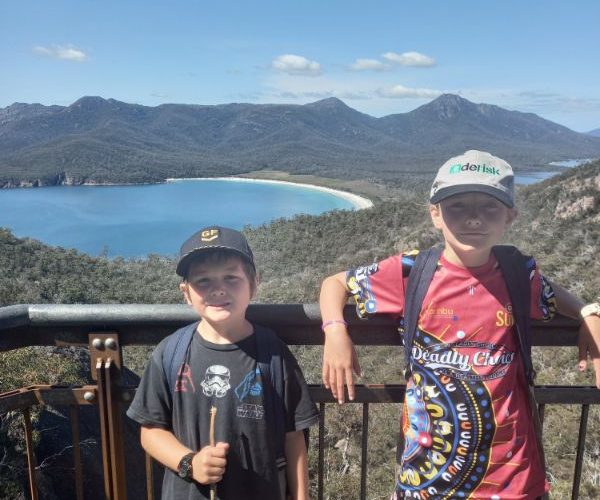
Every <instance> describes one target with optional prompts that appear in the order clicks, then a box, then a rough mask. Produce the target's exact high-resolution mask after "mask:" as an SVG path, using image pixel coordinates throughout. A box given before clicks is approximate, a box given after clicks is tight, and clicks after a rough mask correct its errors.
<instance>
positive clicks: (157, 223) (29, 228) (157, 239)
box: [0, 180, 354, 257]
mask: <svg viewBox="0 0 600 500" xmlns="http://www.w3.org/2000/svg"><path fill="white" fill-rule="evenodd" d="M353 208H354V206H353V205H352V203H351V202H349V201H347V200H345V199H343V198H340V197H338V196H335V195H333V194H331V193H327V192H323V191H317V190H315V189H310V188H304V187H301V186H294V185H287V184H268V183H259V182H231V181H218V180H210V181H201V180H188V181H179V182H173V183H166V184H155V185H142V186H56V187H44V188H31V189H4V190H0V227H7V228H9V229H10V230H11V231H12V232H13V234H15V236H18V237H31V238H34V239H37V240H40V241H42V242H44V243H46V244H49V245H53V246H61V247H65V248H76V249H78V250H81V251H82V252H86V253H88V254H90V255H100V254H105V255H108V256H110V257H115V256H122V257H140V256H144V255H147V254H150V253H155V254H160V255H175V254H176V253H177V252H178V250H179V246H180V245H181V243H182V242H183V241H184V240H185V239H186V238H187V237H188V236H190V235H191V234H192V233H194V232H195V231H197V230H198V229H200V228H201V227H204V226H207V225H211V224H219V225H222V226H229V227H233V228H236V229H241V228H242V227H244V226H246V225H252V226H257V225H260V224H263V223H266V222H269V221H272V220H274V219H277V218H281V217H292V216H294V215H296V214H301V213H303V214H314V215H316V214H320V213H323V212H326V211H330V210H340V209H341V210H348V209H353Z"/></svg>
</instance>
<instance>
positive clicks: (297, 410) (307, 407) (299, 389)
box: [283, 346, 319, 432]
mask: <svg viewBox="0 0 600 500" xmlns="http://www.w3.org/2000/svg"><path fill="white" fill-rule="evenodd" d="M283 362H284V365H283V366H284V377H285V413H286V422H285V431H286V432H293V431H301V430H304V429H307V428H308V427H310V426H311V425H314V424H316V423H317V422H318V420H319V410H318V409H317V407H316V405H315V403H314V402H313V400H312V398H311V397H310V394H309V392H308V385H307V384H306V380H305V379H304V375H303V374H302V370H301V369H300V366H299V365H298V361H296V358H295V357H294V355H293V354H292V353H291V352H290V350H289V348H288V347H287V346H284V348H283Z"/></svg>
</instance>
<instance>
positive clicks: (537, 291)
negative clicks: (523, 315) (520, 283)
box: [527, 258, 556, 321]
mask: <svg viewBox="0 0 600 500" xmlns="http://www.w3.org/2000/svg"><path fill="white" fill-rule="evenodd" d="M527 268H528V271H529V281H530V283H531V319H539V320H544V321H547V320H551V319H552V318H553V317H554V315H555V314H556V297H555V296H554V290H553V289H552V285H550V282H549V281H548V280H547V279H546V278H545V277H544V275H543V274H542V273H541V272H540V270H539V269H538V268H537V264H536V262H535V259H533V258H531V259H530V261H529V262H528V263H527Z"/></svg>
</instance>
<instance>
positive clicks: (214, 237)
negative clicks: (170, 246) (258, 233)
mask: <svg viewBox="0 0 600 500" xmlns="http://www.w3.org/2000/svg"><path fill="white" fill-rule="evenodd" d="M218 249H221V250H230V251H232V252H234V253H237V254H239V255H240V257H242V258H243V259H245V260H246V261H248V262H249V263H250V264H252V267H254V268H255V269H256V266H255V265H254V255H252V250H250V245H248V241H246V238H245V237H244V235H243V234H242V233H240V232H239V231H236V230H235V229H230V228H228V227H221V226H208V227H205V228H204V229H200V231H198V232H197V233H194V234H193V235H192V236H190V237H189V238H188V239H187V240H186V241H185V242H184V243H183V245H181V249H180V250H179V262H177V268H176V269H175V272H176V273H177V274H178V275H179V276H181V277H183V278H185V277H186V275H187V272H188V268H189V266H190V263H191V262H192V260H193V259H194V257H196V256H197V255H198V253H200V252H206V251H207V250H218Z"/></svg>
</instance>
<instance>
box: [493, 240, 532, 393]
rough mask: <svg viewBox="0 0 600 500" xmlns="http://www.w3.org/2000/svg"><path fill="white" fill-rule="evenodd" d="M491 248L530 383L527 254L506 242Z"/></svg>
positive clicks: (529, 258)
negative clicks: (504, 284) (506, 294)
mask: <svg viewBox="0 0 600 500" xmlns="http://www.w3.org/2000/svg"><path fill="white" fill-rule="evenodd" d="M492 251H493V252H494V255H495V256H496V260H497V261H498V264H499V265H500V270H501V271H502V276H503V277H504V281H505V283H506V288H507V289H508V295H509V297H510V302H511V304H512V308H513V310H512V312H513V315H514V318H515V326H516V331H517V338H518V340H519V348H520V350H521V358H523V364H524V366H525V376H526V377H527V383H528V384H529V385H533V383H534V379H535V370H534V369H533V362H532V360H531V319H530V318H531V286H530V281H529V272H528V266H527V264H528V262H529V261H531V257H530V256H527V255H523V254H522V253H521V252H520V251H519V250H518V249H517V248H516V247H513V246H510V245H498V246H495V247H493V249H492Z"/></svg>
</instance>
